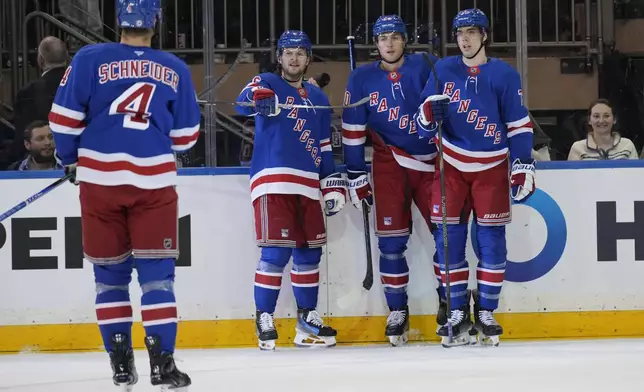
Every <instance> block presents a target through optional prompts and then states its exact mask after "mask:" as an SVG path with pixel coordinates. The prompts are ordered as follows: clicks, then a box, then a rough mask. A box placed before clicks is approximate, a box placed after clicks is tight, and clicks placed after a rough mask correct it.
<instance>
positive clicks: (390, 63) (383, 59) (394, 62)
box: [380, 49, 405, 65]
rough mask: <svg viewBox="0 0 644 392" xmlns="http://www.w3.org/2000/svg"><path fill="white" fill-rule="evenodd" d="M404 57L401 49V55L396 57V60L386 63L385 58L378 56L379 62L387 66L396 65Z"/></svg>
mask: <svg viewBox="0 0 644 392" xmlns="http://www.w3.org/2000/svg"><path fill="white" fill-rule="evenodd" d="M404 55H405V50H404V49H403V51H402V54H401V55H400V56H398V58H397V59H396V60H394V61H387V60H385V58H384V57H383V56H382V55H380V61H384V62H385V63H387V64H389V65H392V64H396V63H397V62H399V61H400V59H401V58H403V56H404Z"/></svg>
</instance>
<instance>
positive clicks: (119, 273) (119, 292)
mask: <svg viewBox="0 0 644 392" xmlns="http://www.w3.org/2000/svg"><path fill="white" fill-rule="evenodd" d="M94 280H95V281H96V319H97V321H98V328H99V330H100V331H101V337H102V338H103V344H104V345H105V350H106V351H110V350H111V349H112V336H113V335H114V334H116V333H122V334H125V335H127V336H130V337H131V335H132V305H131V303H130V293H129V284H130V282H131V281H132V259H131V258H128V259H127V260H125V261H124V262H123V263H120V264H111V265H96V264H95V265H94ZM130 344H132V343H131V342H130Z"/></svg>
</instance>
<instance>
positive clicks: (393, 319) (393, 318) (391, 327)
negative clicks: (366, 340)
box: [385, 306, 409, 347]
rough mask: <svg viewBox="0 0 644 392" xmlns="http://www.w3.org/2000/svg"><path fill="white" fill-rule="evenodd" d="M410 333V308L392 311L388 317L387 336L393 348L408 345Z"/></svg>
mask: <svg viewBox="0 0 644 392" xmlns="http://www.w3.org/2000/svg"><path fill="white" fill-rule="evenodd" d="M408 332H409V308H408V307H407V306H405V307H404V308H403V309H397V310H392V311H391V313H389V317H387V327H386V328H385V336H387V337H388V338H389V343H391V345H392V346H394V347H398V346H404V345H405V344H407V333H408Z"/></svg>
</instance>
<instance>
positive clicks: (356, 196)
mask: <svg viewBox="0 0 644 392" xmlns="http://www.w3.org/2000/svg"><path fill="white" fill-rule="evenodd" d="M347 176H348V177H349V197H350V198H351V203H352V204H353V206H354V207H356V208H357V209H359V210H360V211H362V201H363V200H365V201H366V202H367V204H368V205H369V206H370V207H371V206H372V205H373V192H372V191H371V184H369V179H368V178H367V172H364V171H351V170H347Z"/></svg>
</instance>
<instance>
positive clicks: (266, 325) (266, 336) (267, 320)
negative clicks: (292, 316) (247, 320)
mask: <svg viewBox="0 0 644 392" xmlns="http://www.w3.org/2000/svg"><path fill="white" fill-rule="evenodd" d="M255 330H256V332H257V341H258V345H259V348H260V350H266V351H274V350H275V341H276V340H277V329H275V321H274V320H273V315H272V314H271V313H268V312H260V311H259V310H258V311H257V313H256V314H255Z"/></svg>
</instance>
